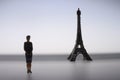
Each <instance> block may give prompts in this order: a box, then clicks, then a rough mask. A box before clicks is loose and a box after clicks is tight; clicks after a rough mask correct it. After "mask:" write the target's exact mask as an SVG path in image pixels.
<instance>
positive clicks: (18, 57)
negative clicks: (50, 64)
mask: <svg viewBox="0 0 120 80" xmlns="http://www.w3.org/2000/svg"><path fill="white" fill-rule="evenodd" d="M68 56H69V55H67V54H65V55H60V54H58V55H34V56H33V61H67V57H68ZM90 56H91V57H92V59H93V61H94V60H112V59H120V53H113V54H111V53H110V54H109V53H108V54H103V53H102V54H90ZM82 59H83V57H82V55H80V56H78V57H77V60H82ZM0 61H25V56H24V55H0Z"/></svg>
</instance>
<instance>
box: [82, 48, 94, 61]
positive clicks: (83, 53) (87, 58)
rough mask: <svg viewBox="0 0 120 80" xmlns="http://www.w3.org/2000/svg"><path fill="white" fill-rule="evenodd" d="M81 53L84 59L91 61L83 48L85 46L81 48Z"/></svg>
mask: <svg viewBox="0 0 120 80" xmlns="http://www.w3.org/2000/svg"><path fill="white" fill-rule="evenodd" d="M82 55H83V57H84V60H88V61H92V58H91V57H90V56H89V55H88V53H87V51H86V50H85V48H83V50H82Z"/></svg>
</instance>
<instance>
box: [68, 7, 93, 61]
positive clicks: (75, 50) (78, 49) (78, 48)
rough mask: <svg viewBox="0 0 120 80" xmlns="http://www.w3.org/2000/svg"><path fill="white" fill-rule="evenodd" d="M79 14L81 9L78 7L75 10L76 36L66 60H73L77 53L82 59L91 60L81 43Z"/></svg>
mask: <svg viewBox="0 0 120 80" xmlns="http://www.w3.org/2000/svg"><path fill="white" fill-rule="evenodd" d="M80 15H81V11H80V10H79V8H78V10H77V36H76V43H75V46H74V48H73V50H72V52H71V54H70V55H69V57H68V60H70V61H75V60H76V57H77V56H78V55H79V54H82V55H83V58H84V60H89V61H91V60H92V59H91V58H90V56H89V55H88V53H87V51H86V49H85V48H84V45H83V40H82V34H81V20H80V19H81V18H80Z"/></svg>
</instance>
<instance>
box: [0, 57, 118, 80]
mask: <svg viewBox="0 0 120 80" xmlns="http://www.w3.org/2000/svg"><path fill="white" fill-rule="evenodd" d="M11 57H13V56H11ZM19 57H20V56H19ZM23 57H24V56H23ZM37 57H38V60H35V59H34V60H33V64H32V71H33V73H32V74H27V73H26V63H25V61H24V60H21V57H20V60H18V59H16V61H14V60H15V59H13V60H10V59H7V60H0V80H120V76H119V75H120V59H119V58H116V59H115V58H111V59H110V58H109V59H102V58H101V59H99V60H98V59H94V61H92V62H87V61H83V60H82V59H81V58H80V60H79V59H77V61H76V62H75V63H74V62H69V61H68V60H67V59H66V57H67V55H66V56H62V55H61V56H58V57H59V58H58V57H57V56H55V55H54V56H52V55H51V56H50V55H49V56H42V58H43V59H40V57H39V56H37ZM5 58H6V57H5ZM9 58H10V57H9ZM34 58H35V57H34ZM23 59H24V58H23Z"/></svg>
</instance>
